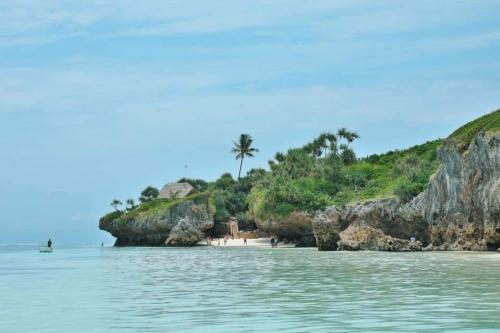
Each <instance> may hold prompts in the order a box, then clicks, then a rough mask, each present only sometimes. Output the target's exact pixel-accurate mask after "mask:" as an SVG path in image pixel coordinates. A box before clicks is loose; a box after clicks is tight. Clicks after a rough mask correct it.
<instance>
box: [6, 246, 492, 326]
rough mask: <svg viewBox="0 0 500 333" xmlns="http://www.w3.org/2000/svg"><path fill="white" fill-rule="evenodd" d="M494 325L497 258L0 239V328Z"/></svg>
mask: <svg viewBox="0 0 500 333" xmlns="http://www.w3.org/2000/svg"><path fill="white" fill-rule="evenodd" d="M277 331H283V332H500V254H496V253H452V252H446V253H382V252H318V251H316V250H315V249H262V248H260V249H258V248H204V247H199V248H110V247H108V248H106V247H105V248H67V249H56V251H55V252H54V253H48V254H47V253H38V250H37V248H34V247H14V248H13V247H0V332H277Z"/></svg>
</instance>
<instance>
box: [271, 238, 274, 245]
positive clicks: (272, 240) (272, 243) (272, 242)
mask: <svg viewBox="0 0 500 333" xmlns="http://www.w3.org/2000/svg"><path fill="white" fill-rule="evenodd" d="M271 247H274V236H273V237H271Z"/></svg>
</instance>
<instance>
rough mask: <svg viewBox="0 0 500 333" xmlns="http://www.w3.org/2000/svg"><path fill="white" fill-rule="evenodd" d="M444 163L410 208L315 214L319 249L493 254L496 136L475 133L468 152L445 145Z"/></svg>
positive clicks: (499, 175)
mask: <svg viewBox="0 0 500 333" xmlns="http://www.w3.org/2000/svg"><path fill="white" fill-rule="evenodd" d="M438 158H439V159H440V160H441V162H442V164H441V166H440V167H439V169H438V171H437V172H436V173H435V174H434V176H433V177H431V179H430V182H429V185H428V187H427V189H426V190H425V191H423V192H422V193H420V194H419V195H418V196H417V197H415V198H414V199H413V200H412V201H411V202H409V203H406V204H404V203H401V202H399V201H398V200H397V199H395V198H392V199H381V200H373V201H368V202H363V203H358V204H355V205H351V206H347V207H343V208H339V207H330V208H327V209H326V210H325V211H322V212H318V214H317V215H316V217H315V219H314V222H313V230H314V233H315V237H316V240H317V244H318V248H319V249H320V250H335V249H338V248H340V249H351V250H366V249H377V250H387V251H393V250H419V249H420V246H415V245H417V244H416V242H415V244H409V239H410V238H411V237H415V238H416V239H417V240H418V241H419V242H421V244H423V245H424V246H426V249H427V250H429V249H434V250H494V249H496V248H498V247H500V133H498V132H495V133H493V132H489V133H488V132H487V133H479V134H478V135H476V137H475V138H474V139H473V140H472V142H471V143H470V145H469V146H468V149H467V150H466V151H463V148H462V147H461V145H460V144H458V143H457V142H455V141H454V140H452V139H449V140H447V141H446V142H445V143H444V144H443V146H442V147H441V148H440V149H439V150H438Z"/></svg>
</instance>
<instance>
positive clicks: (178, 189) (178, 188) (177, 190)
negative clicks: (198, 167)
mask: <svg viewBox="0 0 500 333" xmlns="http://www.w3.org/2000/svg"><path fill="white" fill-rule="evenodd" d="M195 192H196V189H195V188H194V187H193V186H192V185H191V184H189V183H168V184H166V185H165V186H163V188H162V189H161V191H160V194H159V195H158V198H162V199H172V198H184V197H186V196H188V195H190V194H192V193H195Z"/></svg>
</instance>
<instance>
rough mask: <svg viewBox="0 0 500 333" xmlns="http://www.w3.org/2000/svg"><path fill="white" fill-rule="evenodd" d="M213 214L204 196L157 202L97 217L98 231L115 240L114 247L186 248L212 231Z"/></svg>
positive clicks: (207, 199)
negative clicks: (163, 246)
mask: <svg viewBox="0 0 500 333" xmlns="http://www.w3.org/2000/svg"><path fill="white" fill-rule="evenodd" d="M213 225H214V222H213V211H212V209H211V206H210V203H209V196H208V195H204V194H201V195H193V196H190V197H187V198H186V199H178V200H170V201H169V200H164V199H157V200H155V201H154V202H151V203H149V205H141V206H139V207H138V208H135V209H134V210H131V211H129V212H126V213H123V212H114V213H111V214H108V215H106V216H104V217H103V218H101V220H100V221H99V228H100V229H102V230H106V231H108V232H109V233H111V234H112V235H113V236H114V237H116V243H115V246H131V245H142V246H161V245H171V246H190V245H195V244H196V243H197V242H199V241H200V240H202V239H203V238H204V237H205V231H206V230H208V229H210V228H212V227H213Z"/></svg>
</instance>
